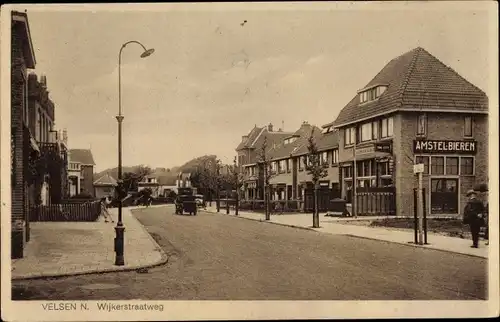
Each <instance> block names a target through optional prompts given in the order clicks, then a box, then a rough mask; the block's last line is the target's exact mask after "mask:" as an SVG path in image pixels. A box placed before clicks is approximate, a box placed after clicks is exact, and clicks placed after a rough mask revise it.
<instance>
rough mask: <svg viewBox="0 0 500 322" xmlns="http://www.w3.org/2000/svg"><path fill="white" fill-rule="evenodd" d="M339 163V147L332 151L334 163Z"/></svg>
mask: <svg viewBox="0 0 500 322" xmlns="http://www.w3.org/2000/svg"><path fill="white" fill-rule="evenodd" d="M337 163H339V149H334V150H333V151H332V164H337Z"/></svg>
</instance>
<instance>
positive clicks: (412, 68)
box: [333, 47, 488, 126]
mask: <svg viewBox="0 0 500 322" xmlns="http://www.w3.org/2000/svg"><path fill="white" fill-rule="evenodd" d="M377 84H387V85H388V87H387V90H386V91H385V92H384V93H383V94H382V95H381V96H380V97H379V98H378V99H377V100H375V101H372V102H369V103H364V104H361V105H360V101H359V95H358V94H356V96H354V98H353V99H352V100H351V101H350V102H349V103H348V104H347V105H346V106H345V107H344V108H343V109H342V110H341V111H340V113H339V115H338V117H337V119H336V120H335V121H334V122H333V125H334V126H342V125H346V124H349V123H353V122H356V121H358V120H362V119H365V118H369V117H373V116H375V115H380V114H383V113H388V112H390V111H394V110H399V109H403V110H404V109H414V108H420V107H425V108H432V109H436V110H437V109H439V110H442V109H450V110H451V109H454V110H456V109H458V110H477V111H486V110H487V109H488V98H487V96H486V94H485V93H484V92H483V91H482V90H481V89H479V88H478V87H476V86H474V85H473V84H471V83H470V82H468V81H467V80H465V79H464V78H463V77H462V76H460V75H459V74H458V73H457V72H455V71H454V70H453V69H451V68H450V67H448V66H446V65H445V64H443V63H442V62H441V61H440V60H439V59H437V58H436V57H434V56H433V55H431V54H430V53H429V52H427V51H426V50H425V49H423V48H421V47H418V48H415V49H413V50H411V51H409V52H407V53H405V54H403V55H401V56H399V57H396V58H394V59H393V60H391V61H390V62H389V63H388V64H387V65H386V66H385V67H384V68H383V69H382V70H381V71H380V72H379V73H378V74H377V75H376V76H375V77H374V78H373V79H372V80H371V81H370V82H369V83H368V84H367V85H366V86H365V87H364V88H369V87H372V86H375V85H377Z"/></svg>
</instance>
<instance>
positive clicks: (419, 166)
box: [415, 164, 424, 245]
mask: <svg viewBox="0 0 500 322" xmlns="http://www.w3.org/2000/svg"><path fill="white" fill-rule="evenodd" d="M423 168H424V165H423V164H417V165H415V172H417V175H418V189H417V200H416V202H417V215H418V244H419V245H423V244H424V205H423V200H424V199H423V194H422V172H423V171H424V169H423Z"/></svg>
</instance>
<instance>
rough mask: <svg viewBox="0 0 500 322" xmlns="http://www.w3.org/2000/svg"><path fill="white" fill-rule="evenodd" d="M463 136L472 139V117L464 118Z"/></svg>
mask: <svg viewBox="0 0 500 322" xmlns="http://www.w3.org/2000/svg"><path fill="white" fill-rule="evenodd" d="M464 136H465V137H467V138H470V137H472V116H465V117H464Z"/></svg>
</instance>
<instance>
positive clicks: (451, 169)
mask: <svg viewBox="0 0 500 322" xmlns="http://www.w3.org/2000/svg"><path fill="white" fill-rule="evenodd" d="M446 174H449V175H458V157H447V158H446Z"/></svg>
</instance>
